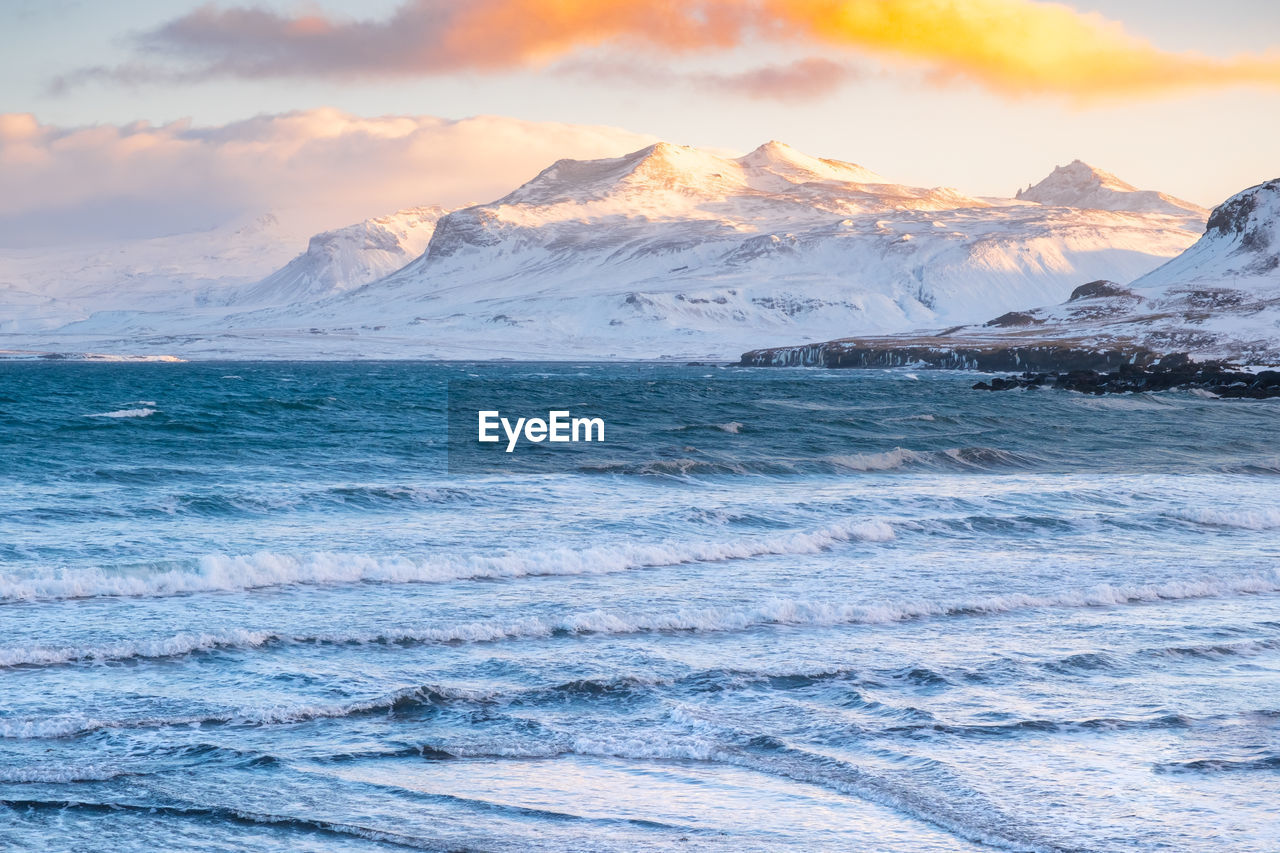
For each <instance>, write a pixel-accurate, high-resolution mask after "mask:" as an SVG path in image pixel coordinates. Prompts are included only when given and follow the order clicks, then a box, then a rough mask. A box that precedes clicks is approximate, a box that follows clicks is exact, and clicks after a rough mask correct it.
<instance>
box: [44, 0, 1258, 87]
mask: <svg viewBox="0 0 1280 853" xmlns="http://www.w3.org/2000/svg"><path fill="white" fill-rule="evenodd" d="M761 42H767V43H774V44H785V45H790V46H792V47H796V46H799V47H802V48H809V49H811V48H814V47H820V48H821V49H822V50H823V51H831V50H837V51H847V52H850V53H853V54H860V55H872V56H875V57H878V58H880V59H883V60H886V61H889V62H905V63H909V64H913V65H916V66H920V67H923V68H924V69H926V70H927V71H929V72H931V74H930V77H931V79H946V80H951V79H960V80H966V81H971V82H976V83H978V84H980V85H982V86H984V87H987V88H989V89H991V90H993V91H996V92H1000V93H1004V94H1012V95H1031V94H1052V95H1066V96H1071V97H1076V98H1091V97H1097V96H1135V95H1143V94H1151V93H1159V92H1167V91H1176V90H1184V89H1193V88H1209V87H1222V86H1228V85H1237V84H1256V85H1265V86H1271V87H1280V53H1276V52H1272V53H1270V54H1267V55H1261V56H1259V55H1240V56H1235V57H1231V58H1226V59H1220V58H1212V57H1207V56H1203V55H1200V54H1195V53H1179V52H1172V51H1166V50H1162V49H1160V48H1158V47H1156V46H1154V45H1152V44H1151V43H1149V42H1147V41H1145V40H1143V39H1141V38H1139V37H1137V36H1134V35H1132V34H1130V33H1128V32H1126V30H1125V29H1124V27H1123V25H1122V24H1120V23H1117V22H1115V21H1111V20H1108V19H1106V18H1104V17H1102V16H1101V15H1098V14H1095V13H1084V12H1080V11H1077V10H1076V9H1074V8H1072V7H1071V6H1068V5H1064V4H1061V3H1047V2H1037V0H685V1H684V2H682V1H681V0H652V2H648V3H637V2H634V0H557V2H544V0H467V2H458V0H405V2H403V3H402V5H400V6H399V7H398V8H397V10H396V11H395V12H394V13H393V14H392V15H391V16H390V17H388V18H385V19H382V20H349V19H339V18H333V17H327V16H324V15H321V14H301V15H292V16H290V15H284V14H280V13H277V12H273V11H268V10H265V9H259V8H247V7H234V6H220V5H214V4H209V5H205V6H202V7H200V8H199V9H196V10H195V11H193V12H190V13H189V14H186V15H183V16H182V17H179V18H176V19H174V20H172V21H169V22H168V23H166V24H164V25H162V26H160V27H158V28H157V29H155V30H153V31H151V32H148V33H145V34H143V35H142V36H140V37H139V39H138V41H137V52H138V54H139V60H141V61H143V62H142V64H141V65H140V64H139V63H138V62H134V63H131V64H129V65H126V66H124V67H122V68H118V69H85V70H82V71H81V72H76V73H73V74H71V75H68V76H67V77H65V78H62V79H61V80H60V81H55V88H57V87H58V86H60V85H61V86H66V85H73V84H77V83H81V82H84V81H85V80H86V79H90V78H93V77H106V78H112V77H116V78H123V79H125V80H126V81H128V80H132V81H135V82H136V81H137V80H139V79H140V77H141V78H145V77H146V76H147V74H151V75H153V76H158V77H159V78H160V79H165V77H166V75H168V77H169V79H173V75H175V74H177V75H179V76H180V77H181V76H184V75H185V76H195V77H197V78H203V77H209V76H235V77H243V78H266V77H321V78H331V79H339V80H359V79H370V78H387V77H405V76H424V75H434V74H447V73H454V72H460V71H490V72H494V71H510V70H514V69H521V68H528V67H538V66H542V65H545V64H548V63H550V62H552V61H556V60H562V59H566V58H573V57H574V56H575V55H577V56H581V55H582V54H583V53H584V52H589V51H591V50H594V49H600V48H606V47H607V48H609V49H610V50H612V51H613V52H614V53H615V54H617V53H618V52H623V53H627V52H631V53H636V54H641V55H645V54H648V55H649V56H652V55H653V54H657V55H660V56H662V57H672V56H687V55H694V54H705V53H708V52H717V51H726V50H731V49H734V48H739V47H743V46H746V45H750V44H758V43H761ZM165 62H168V63H176V70H175V67H173V66H165V65H164V64H163V63H165ZM147 63H150V64H147ZM156 63H161V64H160V65H157V64H156ZM816 67H817V66H811V67H810V69H809V70H810V71H811V72H813V71H814V69H816ZM828 71H829V69H828ZM774 72H776V69H774V71H773V72H771V70H770V69H760V70H759V71H758V72H756V75H757V77H758V81H757V82H758V83H759V85H757V86H754V87H753V86H748V87H747V88H746V89H745V90H744V91H745V92H746V93H748V94H752V93H754V92H758V91H767V90H768V89H769V88H770V86H771V83H770V82H769V81H770V80H771V79H773V80H774V81H775V83H774V84H772V85H776V80H781V79H783V78H781V77H777V76H776V73H775V74H774V77H773V78H771V77H770V75H771V73H774ZM793 78H794V75H793ZM788 79H792V78H788ZM794 79H798V78H794ZM831 79H832V76H831V75H830V74H829V73H827V74H822V73H816V74H814V75H813V83H814V85H817V86H819V87H821V86H823V85H827V84H828V82H829V81H830V80H831ZM702 82H704V83H711V84H714V82H715V81H714V79H712V78H706V79H704V80H703V81H702ZM784 88H785V86H784Z"/></svg>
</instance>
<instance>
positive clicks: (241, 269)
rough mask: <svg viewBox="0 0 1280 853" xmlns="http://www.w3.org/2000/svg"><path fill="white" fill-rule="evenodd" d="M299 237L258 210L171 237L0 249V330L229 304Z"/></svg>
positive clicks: (278, 262)
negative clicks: (98, 315) (122, 313)
mask: <svg viewBox="0 0 1280 853" xmlns="http://www.w3.org/2000/svg"><path fill="white" fill-rule="evenodd" d="M304 236H305V234H303V233H300V232H299V231H298V229H297V228H296V227H293V226H291V225H290V224H289V223H287V222H281V220H280V219H279V218H277V217H276V216H275V215H273V214H262V215H259V216H255V217H252V218H248V219H245V220H239V221H235V222H232V223H229V224H228V225H225V226H223V227H220V228H216V229H213V230H211V231H200V232H195V233H190V234H177V235H173V236H169V237H156V238H151V239H144V240H127V241H120V242H116V243H107V244H95V245H90V246H71V247H66V246H59V247H54V248H40V249H29V250H23V249H0V331H15V330H36V329H49V328H56V327H58V326H61V325H64V324H66V323H69V322H73V321H75V320H80V319H84V318H86V317H88V316H90V315H91V314H93V313H94V312H96V311H108V310H110V311H155V310H165V309H169V310H173V309H193V308H202V307H204V306H210V305H214V306H216V305H222V304H226V303H227V302H229V301H232V300H233V299H234V297H235V295H236V293H237V292H238V288H240V287H242V286H244V285H247V284H251V283H253V282H256V281H258V280H259V279H261V278H262V276H264V275H266V274H267V273H269V272H270V271H271V270H273V269H275V268H277V267H279V266H280V265H281V264H283V263H284V262H285V261H287V260H288V259H289V258H290V257H291V256H292V255H293V254H294V253H295V252H296V251H297V246H298V245H299V244H300V243H301V242H302V239H303V238H304Z"/></svg>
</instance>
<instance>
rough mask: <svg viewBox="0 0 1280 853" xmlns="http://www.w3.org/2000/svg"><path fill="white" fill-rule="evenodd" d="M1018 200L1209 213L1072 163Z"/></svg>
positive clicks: (1021, 193) (1177, 213)
mask: <svg viewBox="0 0 1280 853" xmlns="http://www.w3.org/2000/svg"><path fill="white" fill-rule="evenodd" d="M1014 197H1015V198H1018V199H1021V200H1022V201H1034V202H1036V203H1038V204H1044V205H1049V206H1052V207H1078V208H1092V209H1095V210H1115V211H1125V212H1130V213H1164V214H1169V215H1172V216H1188V215H1191V216H1196V217H1198V218H1203V217H1205V216H1207V215H1208V213H1209V211H1207V210H1205V209H1204V208H1203V207H1200V206H1199V205H1196V204H1192V203H1191V202H1189V201H1183V200H1182V199H1180V198H1175V197H1173V196H1171V195H1166V194H1164V193H1161V192H1155V191H1153V190H1140V189H1138V188H1137V187H1135V186H1133V185H1132V184H1130V183H1126V182H1125V181H1122V180H1120V179H1119V178H1117V177H1116V176H1115V175H1113V174H1111V173H1110V172H1104V171H1103V170H1102V169H1099V168H1097V167H1096V166H1090V165H1089V164H1088V163H1086V162H1084V161H1083V160H1072V161H1071V162H1070V163H1068V164H1067V165H1065V166H1057V167H1055V168H1054V170H1053V171H1052V172H1050V173H1049V175H1048V177H1046V178H1045V179H1044V180H1042V181H1040V183H1038V184H1035V185H1033V186H1031V187H1029V188H1027V189H1025V190H1018V192H1017V194H1016V195H1015V196H1014Z"/></svg>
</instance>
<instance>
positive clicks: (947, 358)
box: [738, 336, 1160, 372]
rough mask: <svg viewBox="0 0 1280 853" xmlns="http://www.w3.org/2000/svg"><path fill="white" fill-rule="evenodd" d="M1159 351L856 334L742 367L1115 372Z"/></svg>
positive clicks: (748, 357)
mask: <svg viewBox="0 0 1280 853" xmlns="http://www.w3.org/2000/svg"><path fill="white" fill-rule="evenodd" d="M1159 357H1160V356H1159V354H1158V353H1156V352H1154V351H1152V350H1149V349H1145V348H1143V347H1134V346H1118V345H1117V346H1113V347H1106V348H1103V347H1096V346H1087V345H1078V346H1077V345H1072V344H1069V343H1052V342H1048V343H1027V344H1010V343H985V342H965V343H962V342H960V341H955V340H948V339H947V338H945V337H941V336H935V337H932V338H851V339H849V340H842V341H829V342H827V343H822V344H809V345H806V346H797V347H775V348H771V349H760V350H752V351H750V352H747V353H743V355H742V359H741V360H740V361H739V362H738V365H739V366H741V367H844V368H885V367H926V368H929V367H932V368H940V369H943V370H990V371H993V372H995V371H1012V370H1024V371H1025V370H1030V371H1044V370H1102V371H1105V370H1114V369H1116V368H1118V367H1120V366H1121V365H1123V364H1137V365H1147V364H1151V363H1152V362H1154V361H1155V360H1157V359H1158V358H1159Z"/></svg>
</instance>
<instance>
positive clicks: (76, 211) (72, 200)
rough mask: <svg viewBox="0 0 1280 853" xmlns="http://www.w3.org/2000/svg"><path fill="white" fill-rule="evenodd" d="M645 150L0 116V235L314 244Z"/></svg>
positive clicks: (387, 124) (315, 116) (399, 121)
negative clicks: (271, 215)
mask: <svg viewBox="0 0 1280 853" xmlns="http://www.w3.org/2000/svg"><path fill="white" fill-rule="evenodd" d="M653 141H655V140H654V139H653V137H649V136H644V135H640V134H635V133H629V132H627V131H623V130H616V129H613V128H607V127H589V126H581V125H571V124H559V123H555V122H531V121H521V120H518V119H512V118H502V117H496V116H479V117H476V118H469V119H464V120H461V121H451V120H447V119H442V118H436V117H433V116H383V117H379V118H362V117H359V116H352V115H349V114H347V113H343V112H340V111H338V110H332V109H324V110H311V111H306V112H293V113H283V114H279V115H266V116H259V117H257V118H253V119H249V120H247V121H239V122H234V123H232V124H226V125H220V126H214V127H198V126H193V125H192V124H191V123H190V122H187V121H180V122H173V123H169V124H163V125H152V124H149V123H146V122H135V123H133V124H127V125H96V126H91V127H74V128H63V127H57V126H54V125H49V124H42V123H40V122H39V121H37V119H36V118H35V117H33V116H31V115H29V114H25V113H9V114H0V186H3V187H4V188H5V191H4V193H0V234H4V235H5V239H6V241H7V242H8V244H9V245H26V244H33V243H46V244H48V243H59V242H75V241H77V240H86V239H96V238H108V237H141V236H156V235H159V234H166V233H176V232H180V231H184V230H192V229H196V228H209V227H213V226H216V225H219V224H222V223H223V222H224V221H227V220H229V219H233V218H235V217H236V216H239V215H244V214H254V213H260V212H267V211H274V212H284V211H293V212H294V214H295V216H296V217H301V218H302V219H303V220H305V222H306V223H307V225H308V226H309V227H311V228H312V230H319V229H321V228H331V227H335V226H340V225H344V224H347V223H350V222H354V221H358V220H360V219H363V218H366V217H369V216H376V215H381V214H385V213H389V212H391V211H394V210H397V209H399V208H403V207H409V206H414V205H424V204H441V205H445V206H449V207H452V206H457V205H462V204H466V203H468V202H480V201H490V200H492V199H494V198H497V197H499V196H501V195H504V194H505V193H507V192H509V191H510V190H511V189H512V188H513V187H515V186H517V185H519V184H520V183H522V182H524V181H526V180H528V179H529V178H531V177H533V176H534V175H536V174H537V173H538V172H539V171H540V170H542V169H543V168H545V167H546V166H547V164H549V163H551V162H553V161H555V160H557V159H559V158H561V157H576V158H592V157H610V156H618V155H621V154H624V153H626V152H628V151H634V150H636V149H638V148H642V147H644V146H645V145H648V144H650V143H652V142H653Z"/></svg>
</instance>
